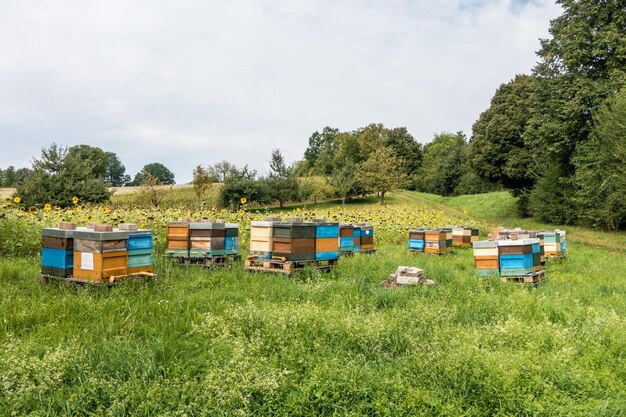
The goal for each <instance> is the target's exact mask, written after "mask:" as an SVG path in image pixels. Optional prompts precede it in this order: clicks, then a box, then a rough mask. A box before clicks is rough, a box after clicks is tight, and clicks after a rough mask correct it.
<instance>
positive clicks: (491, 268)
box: [472, 240, 500, 276]
mask: <svg viewBox="0 0 626 417" xmlns="http://www.w3.org/2000/svg"><path fill="white" fill-rule="evenodd" d="M472 247H473V249H474V268H476V272H477V273H478V275H481V276H486V275H500V259H499V256H498V255H499V252H498V242H497V241H495V240H483V241H476V242H473V243H472Z"/></svg>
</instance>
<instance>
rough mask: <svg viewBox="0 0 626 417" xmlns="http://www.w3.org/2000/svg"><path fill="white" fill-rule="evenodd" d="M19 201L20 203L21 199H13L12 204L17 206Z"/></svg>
mask: <svg viewBox="0 0 626 417" xmlns="http://www.w3.org/2000/svg"><path fill="white" fill-rule="evenodd" d="M20 201H22V199H21V198H19V197H15V198H14V199H13V202H14V203H15V204H19V203H20Z"/></svg>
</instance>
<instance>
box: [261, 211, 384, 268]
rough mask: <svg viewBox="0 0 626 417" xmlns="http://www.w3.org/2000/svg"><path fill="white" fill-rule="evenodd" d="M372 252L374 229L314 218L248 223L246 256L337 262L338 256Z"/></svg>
mask: <svg viewBox="0 0 626 417" xmlns="http://www.w3.org/2000/svg"><path fill="white" fill-rule="evenodd" d="M372 250H374V228H373V227H372V226H368V225H365V224H360V225H351V224H339V223H337V222H327V221H326V220H325V219H315V220H314V221H313V222H304V221H302V219H301V218H288V219H286V220H285V221H282V219H281V218H278V217H268V218H266V219H265V220H264V221H253V222H251V223H250V255H251V256H254V257H256V258H257V259H285V260H289V261H306V260H317V261H326V260H333V259H338V258H339V255H340V253H342V252H344V253H348V252H349V253H354V252H361V251H372Z"/></svg>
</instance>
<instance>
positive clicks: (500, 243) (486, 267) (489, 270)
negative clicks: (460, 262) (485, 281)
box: [472, 238, 542, 277]
mask: <svg viewBox="0 0 626 417" xmlns="http://www.w3.org/2000/svg"><path fill="white" fill-rule="evenodd" d="M472 246H473V248H474V267H475V268H476V272H477V273H478V274H479V275H500V276H502V277H520V276H525V275H530V274H533V273H535V272H539V271H542V265H541V246H540V242H539V239H538V238H528V239H505V240H504V239H503V240H483V241H477V242H474V243H473V244H472Z"/></svg>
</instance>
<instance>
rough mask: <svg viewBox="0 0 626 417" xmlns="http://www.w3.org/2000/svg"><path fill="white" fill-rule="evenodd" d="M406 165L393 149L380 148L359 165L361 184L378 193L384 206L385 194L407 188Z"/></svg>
mask: <svg viewBox="0 0 626 417" xmlns="http://www.w3.org/2000/svg"><path fill="white" fill-rule="evenodd" d="M405 163H406V161H405V160H404V159H403V158H401V157H400V156H398V155H397V154H396V152H395V151H394V149H393V148H391V147H388V146H383V147H380V148H378V149H376V150H374V151H373V152H372V153H371V154H370V156H369V158H367V159H366V160H365V161H363V162H361V163H360V164H359V165H358V178H359V182H360V183H361V185H362V186H363V187H364V188H365V189H366V190H369V191H374V192H377V193H378V198H379V200H380V203H381V204H382V203H384V201H385V194H387V193H388V192H389V191H393V190H396V189H398V188H402V187H404V186H406V184H407V179H408V177H407V175H406V171H405V168H404V165H405Z"/></svg>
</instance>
